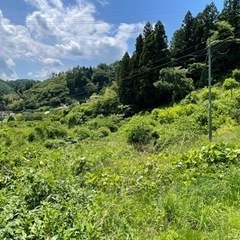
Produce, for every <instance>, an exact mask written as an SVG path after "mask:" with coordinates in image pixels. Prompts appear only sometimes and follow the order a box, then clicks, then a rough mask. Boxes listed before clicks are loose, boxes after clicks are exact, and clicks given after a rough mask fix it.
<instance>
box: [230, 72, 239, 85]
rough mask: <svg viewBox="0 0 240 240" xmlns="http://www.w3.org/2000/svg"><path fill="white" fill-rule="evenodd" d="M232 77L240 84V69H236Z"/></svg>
mask: <svg viewBox="0 0 240 240" xmlns="http://www.w3.org/2000/svg"><path fill="white" fill-rule="evenodd" d="M232 76H233V78H234V79H235V80H236V81H237V82H239V83H240V70H239V69H235V70H233V71H232Z"/></svg>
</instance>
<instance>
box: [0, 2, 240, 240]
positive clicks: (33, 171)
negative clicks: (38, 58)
mask: <svg viewBox="0 0 240 240" xmlns="http://www.w3.org/2000/svg"><path fill="white" fill-rule="evenodd" d="M238 29H240V2H239V1H238V0H225V1H224V7H223V10H222V11H221V12H218V11H217V9H216V7H215V5H214V3H212V4H210V5H207V6H206V8H205V9H204V10H203V11H202V12H201V13H199V14H197V16H192V14H191V13H190V12H188V13H187V14H186V16H185V18H184V20H183V23H182V26H181V28H180V29H178V30H177V31H176V32H175V33H174V35H173V38H172V40H171V41H170V43H168V40H167V36H166V34H165V29H164V26H163V24H162V23H161V21H158V22H157V23H155V24H151V23H150V22H148V23H147V24H146V25H145V28H144V31H143V33H142V34H140V35H139V36H138V37H137V39H136V45H135V46H136V49H135V51H134V52H133V53H132V54H130V53H127V52H126V53H125V54H124V55H123V57H122V59H121V60H119V61H116V62H115V63H113V64H110V65H107V64H104V63H101V64H99V65H98V66H97V67H80V66H77V67H75V68H73V69H69V70H68V71H66V72H61V73H56V74H52V76H51V77H50V78H49V79H46V80H45V81H33V80H29V79H19V80H14V81H10V80H9V81H0V90H1V92H0V104H1V105H0V113H1V116H0V117H1V122H0V212H1V214H0V239H3V240H5V239H6V240H7V239H13V240H15V239H16V240H19V239H26V240H30V239H39V240H62V239H67V240H68V239H69V240H74V239H76V240H78V239H117V240H126V239H133V240H135V239H136V240H146V239H152V240H157V239H159V240H175V239H179V240H202V239H213V240H219V239H231V240H239V239H240V162H239V159H240V107H239V106H240V62H239V61H240V60H239V58H238V52H239V50H240V42H239V38H240V36H239V35H240V32H239V30H238ZM210 53H211V54H210ZM210 55H211V60H212V63H211V64H212V66H211V67H212V69H211V70H212V71H211V73H212V86H211V94H210V95H209V88H208V69H209V56H210ZM209 96H210V97H211V99H212V112H211V114H212V122H211V125H212V130H213V136H212V139H209V137H208V134H209V123H210V121H209V109H210V108H209ZM209 140H211V141H209Z"/></svg>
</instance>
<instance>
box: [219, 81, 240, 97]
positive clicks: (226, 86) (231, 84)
mask: <svg viewBox="0 0 240 240" xmlns="http://www.w3.org/2000/svg"><path fill="white" fill-rule="evenodd" d="M238 86H239V82H237V81H236V80H235V79H234V78H226V79H225V80H224V82H223V88H224V89H226V90H231V97H232V93H233V89H234V88H236V87H238Z"/></svg>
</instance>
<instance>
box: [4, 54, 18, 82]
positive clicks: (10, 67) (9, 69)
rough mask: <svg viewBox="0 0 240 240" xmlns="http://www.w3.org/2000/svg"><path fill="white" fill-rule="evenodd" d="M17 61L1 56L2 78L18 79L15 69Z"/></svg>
mask: <svg viewBox="0 0 240 240" xmlns="http://www.w3.org/2000/svg"><path fill="white" fill-rule="evenodd" d="M14 67H15V63H14V61H13V60H12V59H10V58H8V59H6V60H5V59H2V58H0V79H2V80H8V79H12V80H13V79H16V78H17V75H16V72H15V70H14Z"/></svg>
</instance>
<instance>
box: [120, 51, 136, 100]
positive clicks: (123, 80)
mask: <svg viewBox="0 0 240 240" xmlns="http://www.w3.org/2000/svg"><path fill="white" fill-rule="evenodd" d="M130 75H131V59H130V56H129V54H128V52H126V53H125V54H124V56H123V58H122V61H121V63H120V66H119V69H118V79H117V81H118V95H119V99H120V101H121V102H122V103H123V104H129V105H131V104H133V101H134V84H133V80H134V79H133V78H131V76H130Z"/></svg>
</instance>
